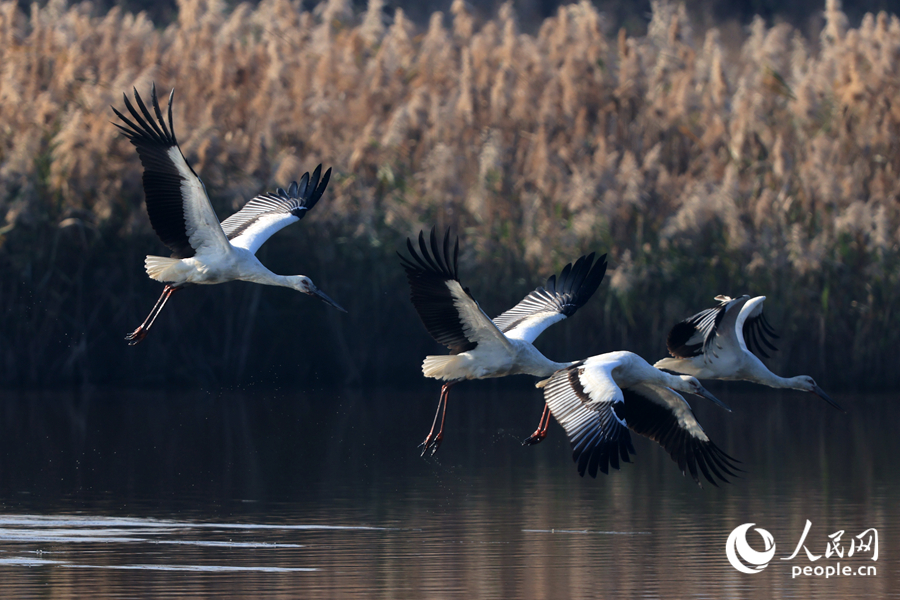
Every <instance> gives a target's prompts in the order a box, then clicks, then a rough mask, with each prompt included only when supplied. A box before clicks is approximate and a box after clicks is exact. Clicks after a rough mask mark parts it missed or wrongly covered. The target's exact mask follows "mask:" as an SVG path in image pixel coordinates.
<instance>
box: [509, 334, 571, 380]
mask: <svg viewBox="0 0 900 600" xmlns="http://www.w3.org/2000/svg"><path fill="white" fill-rule="evenodd" d="M516 342H518V344H520V348H519V360H518V361H516V362H517V363H518V367H517V368H515V369H514V371H515V372H511V373H510V375H514V374H527V375H536V376H538V377H549V376H550V375H553V374H554V373H556V372H557V371H559V370H560V369H565V368H566V367H569V366H572V365H574V364H575V363H574V362H562V363H559V362H555V361H552V360H550V359H549V358H547V357H546V356H544V355H543V354H541V352H540V351H539V350H538V349H537V348H535V347H534V346H532V345H531V344H530V343H528V342H524V341H518V340H516V341H514V343H516Z"/></svg>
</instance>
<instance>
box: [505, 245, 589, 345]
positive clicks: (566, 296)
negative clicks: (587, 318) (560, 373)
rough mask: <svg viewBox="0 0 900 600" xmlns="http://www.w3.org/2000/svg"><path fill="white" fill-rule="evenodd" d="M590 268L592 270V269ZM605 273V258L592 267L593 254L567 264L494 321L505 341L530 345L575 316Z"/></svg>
mask: <svg viewBox="0 0 900 600" xmlns="http://www.w3.org/2000/svg"><path fill="white" fill-rule="evenodd" d="M592 267H593V268H592ZM605 273H606V255H605V254H604V255H603V256H601V257H600V258H599V259H598V260H597V262H596V263H594V254H593V253H591V254H589V255H588V256H582V257H581V258H579V259H578V260H577V261H575V264H574V266H573V265H572V264H571V263H569V264H567V265H566V266H565V267H564V268H563V270H562V272H561V273H560V274H559V277H558V278H557V276H556V275H551V276H550V278H549V279H548V280H547V283H546V284H544V286H542V287H539V288H537V289H535V290H534V291H533V292H531V293H530V294H528V295H527V296H525V298H524V299H523V300H522V301H521V302H519V303H518V304H516V305H515V306H514V307H512V308H511V309H509V310H508V311H506V312H505V313H503V314H502V315H500V316H499V317H497V318H495V319H494V324H495V325H497V327H498V328H499V329H500V331H502V332H503V333H504V334H506V336H507V337H509V338H514V339H520V340H524V341H526V342H529V343H532V342H534V340H536V339H537V337H538V336H539V335H540V334H541V333H543V331H544V330H545V329H547V328H548V327H550V326H551V325H553V324H554V323H558V322H559V321H562V320H563V319H565V318H566V317H570V316H572V315H574V314H575V311H577V310H578V309H579V308H581V307H582V306H584V303H585V302H587V301H588V299H590V297H591V296H592V295H593V294H594V292H595V291H597V288H598V287H599V286H600V282H601V281H603V276H604V274H605Z"/></svg>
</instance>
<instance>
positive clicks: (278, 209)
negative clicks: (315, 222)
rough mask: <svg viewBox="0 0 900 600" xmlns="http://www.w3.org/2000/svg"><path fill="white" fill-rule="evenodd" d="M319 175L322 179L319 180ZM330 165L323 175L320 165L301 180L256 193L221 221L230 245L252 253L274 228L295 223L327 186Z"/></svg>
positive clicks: (273, 231)
mask: <svg viewBox="0 0 900 600" xmlns="http://www.w3.org/2000/svg"><path fill="white" fill-rule="evenodd" d="M320 177H321V181H320ZM330 178H331V169H328V170H327V171H325V175H324V176H322V165H319V166H318V167H316V169H315V171H313V175H312V178H310V176H309V173H304V174H303V177H301V178H300V183H297V182H296V181H294V182H292V183H291V185H290V186H288V189H287V190H283V189H281V188H278V189H277V190H276V191H275V192H274V193H266V194H260V195H259V196H256V197H255V198H253V199H252V200H250V201H249V202H247V204H245V205H244V207H243V208H242V209H241V210H239V211H238V212H236V213H234V214H233V215H231V216H230V217H228V218H227V219H225V220H224V221H222V230H223V231H224V232H225V235H226V236H227V237H228V239H229V240H230V241H231V244H232V245H233V246H236V247H238V248H246V249H247V250H250V251H251V252H253V253H254V254H255V253H256V251H257V250H259V247H260V246H262V245H263V244H264V243H265V242H266V240H268V239H269V238H270V237H271V236H272V235H274V234H275V233H276V232H277V231H279V230H281V229H283V228H285V227H287V226H288V225H290V224H291V223H296V222H297V221H299V220H300V219H302V218H303V217H304V215H306V212H307V211H308V210H310V209H311V208H312V207H313V206H315V205H316V202H318V201H319V198H321V197H322V194H323V193H324V192H325V188H326V187H327V186H328V180H329V179H330Z"/></svg>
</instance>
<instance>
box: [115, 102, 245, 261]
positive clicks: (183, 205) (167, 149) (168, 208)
mask: <svg viewBox="0 0 900 600" xmlns="http://www.w3.org/2000/svg"><path fill="white" fill-rule="evenodd" d="M174 93H175V90H172V93H171V94H169V110H168V124H167V123H166V121H167V120H166V119H165V118H163V114H162V111H161V110H160V108H159V101H158V99H157V97H156V85H155V84H154V85H153V87H152V88H151V89H150V105H151V106H152V108H153V114H151V113H150V111H149V110H148V109H147V107H146V106H145V105H144V102H143V100H142V99H141V96H140V95H139V94H138V92H137V90H134V99H135V102H136V103H137V107H138V109H139V111H138V110H136V109H135V107H134V106H133V105H132V104H131V102H130V101H129V100H128V96H125V107H126V108H127V109H128V112H129V113H130V114H131V118H130V119H129V118H128V117H126V116H125V115H123V114H122V113H120V112H119V111H118V110H116V109H115V107H113V112H115V113H116V116H118V117H119V118H120V119H121V120H122V122H123V123H124V124H125V125H124V126H123V125H119V124H118V123H116V124H115V125H116V127H118V128H119V129H120V130H122V132H123V133H124V134H125V136H126V137H128V139H129V140H130V141H131V143H132V144H133V145H134V146H135V148H137V152H138V156H140V158H141V164H142V165H143V166H144V177H143V183H144V195H145V196H146V200H147V214H148V215H149V216H150V224H151V225H152V226H153V230H154V231H155V232H156V234H157V235H158V236H159V238H160V239H161V240H162V242H163V243H164V244H165V245H166V246H168V247H169V249H171V250H172V255H173V256H174V257H176V258H188V257H191V256H194V254H196V253H202V252H203V251H211V252H228V251H230V250H231V246H230V244H229V243H228V239H227V238H226V237H225V234H224V232H223V231H222V227H221V226H220V225H219V219H218V217H217V216H216V212H215V211H214V210H213V207H212V205H211V204H210V202H209V198H208V197H207V195H206V189H205V188H204V186H203V182H202V181H200V178H199V177H198V176H197V174H196V173H195V172H194V170H193V169H192V168H191V166H190V165H189V164H188V162H187V160H186V159H185V158H184V155H183V154H182V153H181V148H179V146H178V142H177V140H176V139H175V130H174V127H173V125H172V97H173V95H174Z"/></svg>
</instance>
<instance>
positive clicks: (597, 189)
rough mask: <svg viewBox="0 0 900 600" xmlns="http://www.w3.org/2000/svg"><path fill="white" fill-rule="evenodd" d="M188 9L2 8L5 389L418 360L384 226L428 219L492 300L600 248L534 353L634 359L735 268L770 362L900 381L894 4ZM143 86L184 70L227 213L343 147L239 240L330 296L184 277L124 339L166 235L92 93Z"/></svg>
mask: <svg viewBox="0 0 900 600" xmlns="http://www.w3.org/2000/svg"><path fill="white" fill-rule="evenodd" d="M178 6H179V9H178V16H177V20H176V21H174V22H172V23H171V24H168V25H162V24H154V23H152V22H151V21H149V20H148V19H147V18H146V17H145V16H144V15H143V14H138V15H133V14H126V13H123V12H121V11H120V10H118V9H113V10H111V11H109V13H107V14H105V15H95V14H94V13H92V8H91V6H90V5H89V4H74V5H71V6H68V5H67V4H66V3H65V2H61V1H58V0H54V1H51V2H49V3H47V4H46V6H44V7H38V6H37V5H36V4H35V5H32V7H31V9H30V12H23V11H22V10H20V9H19V8H18V5H17V3H15V2H2V3H0V38H2V39H0V65H2V68H0V125H2V129H0V384H2V385H5V386H12V385H22V386H54V385H71V384H96V385H141V386H145V385H146V386H175V385H179V386H184V385H187V386H196V385H209V384H215V385H232V384H239V385H242V386H245V385H266V386H276V387H287V386H291V387H296V386H301V387H322V388H329V387H333V386H336V385H337V386H340V385H350V386H356V385H370V384H371V385H374V384H388V383H391V384H395V385H419V383H420V382H421V374H420V372H419V365H420V364H421V360H422V358H423V357H424V356H425V354H428V353H436V352H443V350H439V349H438V348H436V347H435V345H434V344H433V342H432V341H431V340H430V338H429V336H428V335H427V333H426V332H425V330H424V328H423V327H422V326H421V324H420V323H419V322H418V319H417V317H416V315H415V311H414V310H413V307H412V305H411V304H410V303H409V301H408V288H407V285H406V282H405V279H404V275H403V270H402V269H401V268H400V264H399V260H398V259H397V257H396V251H397V250H402V249H403V248H404V245H405V238H406V237H407V236H414V235H416V234H417V233H418V231H419V230H420V229H430V228H431V226H432V225H437V227H438V228H439V230H443V229H444V228H446V227H451V228H452V229H453V231H455V232H457V233H458V234H459V236H460V247H461V256H460V278H461V279H462V282H463V284H464V285H466V286H468V287H470V288H471V290H472V293H473V294H474V296H475V297H476V298H477V299H478V300H479V301H480V302H481V304H482V307H483V308H484V309H485V311H486V312H487V313H488V314H490V315H496V314H499V313H500V312H502V311H503V310H504V309H506V308H508V307H509V306H511V305H512V304H513V303H514V302H516V301H517V300H519V299H520V298H521V297H523V296H524V295H525V294H526V293H527V292H528V291H530V290H531V289H533V288H534V287H535V286H536V285H538V284H540V283H542V282H543V281H544V280H545V279H546V277H547V276H549V275H550V274H552V273H554V272H558V271H559V269H560V268H561V267H562V266H563V265H564V264H565V263H566V262H570V261H573V260H574V259H576V258H577V257H578V256H579V255H580V254H583V253H587V252H591V251H596V252H598V253H608V254H609V264H610V270H609V272H608V274H607V278H606V281H605V282H604V283H603V284H602V285H601V287H600V289H599V290H598V292H597V293H596V295H595V297H594V298H593V299H592V300H591V301H590V302H589V303H588V304H587V305H586V306H585V307H584V308H583V309H582V311H579V314H578V315H576V316H575V317H574V318H573V319H572V320H571V321H567V322H566V323H563V324H562V325H561V326H559V327H558V328H555V329H557V330H558V331H552V332H550V331H548V332H547V334H546V336H547V337H546V339H544V338H543V337H542V339H541V340H540V342H539V344H538V346H539V347H540V349H541V350H542V351H544V352H545V353H546V354H547V355H548V356H549V357H550V358H552V359H554V360H560V361H561V360H573V359H577V358H583V357H587V356H589V355H593V354H598V353H601V352H606V351H611V350H620V349H621V350H631V351H634V352H637V353H638V354H640V355H641V356H643V357H644V358H646V359H647V360H649V361H650V362H653V361H655V360H656V359H658V358H661V357H662V356H664V355H665V335H666V332H667V331H668V329H669V328H670V327H671V326H672V325H674V324H675V322H677V321H679V320H681V319H683V318H685V317H687V316H690V315H691V314H693V313H695V312H698V311H699V310H701V309H703V308H707V307H709V306H713V305H714V304H715V302H714V301H713V300H712V298H713V297H714V296H716V295H717V294H729V295H740V294H744V293H749V294H752V295H766V296H767V298H768V301H767V304H766V309H767V312H768V313H769V315H770V316H769V321H770V322H772V323H773V325H774V326H775V328H776V329H777V331H778V333H779V334H780V335H781V338H780V339H779V340H777V341H776V345H777V346H778V348H779V352H777V353H775V354H774V356H773V358H772V359H771V360H768V361H766V362H767V365H768V366H769V367H770V368H772V370H773V371H775V372H777V373H779V374H781V375H785V376H788V375H796V374H809V375H811V376H813V377H814V378H815V379H816V381H817V382H819V383H820V384H821V385H822V386H823V387H824V388H825V389H829V390H830V389H841V388H843V389H849V388H852V389H873V388H880V389H889V388H891V387H896V386H897V385H898V383H900V371H898V369H897V368H896V348H897V347H898V346H900V309H898V304H897V296H898V292H900V201H898V197H900V185H898V181H897V173H898V171H900V152H898V146H900V101H898V100H897V99H898V98H900V94H898V87H900V78H898V72H897V71H898V69H900V66H898V65H900V19H898V18H897V17H896V16H891V15H887V14H884V13H880V14H878V15H871V14H870V15H866V16H865V17H864V18H863V19H862V22H861V24H860V26H859V27H858V28H850V27H849V26H848V24H847V19H846V17H845V15H844V14H843V13H842V12H841V8H840V3H839V1H838V0H828V1H827V2H826V5H825V12H824V15H825V19H824V27H823V29H822V31H821V34H820V36H819V38H818V39H815V40H809V39H806V38H804V37H803V36H802V35H800V33H798V32H797V31H796V30H794V29H792V28H791V27H790V26H789V25H787V24H778V25H774V26H771V27H770V26H768V25H767V24H766V23H765V22H764V21H763V20H762V19H756V20H754V21H753V22H752V23H751V24H750V25H749V26H748V28H747V30H746V35H745V39H743V40H741V41H739V40H723V39H722V37H723V36H722V35H721V34H720V32H719V31H718V30H717V29H714V28H713V29H709V30H706V31H697V30H695V29H694V28H693V27H692V21H691V17H690V15H689V14H687V12H686V11H685V9H684V7H683V6H681V5H678V4H674V3H668V2H663V1H659V2H653V12H652V18H651V20H650V22H649V24H648V27H647V34H646V35H645V36H642V37H629V36H627V35H626V34H625V32H624V30H622V31H619V32H617V31H614V30H612V31H611V30H610V29H611V28H610V27H609V26H608V24H607V23H606V22H605V21H604V18H603V16H602V14H601V13H599V12H598V11H597V10H596V9H595V8H594V7H593V6H592V5H591V4H590V3H589V2H586V1H583V2H581V3H576V4H570V5H567V6H564V7H562V8H560V9H559V11H558V13H557V14H556V15H555V16H554V17H551V18H548V19H547V20H546V21H545V22H544V23H543V25H542V26H541V27H540V29H539V30H538V31H537V33H535V34H533V35H531V34H525V33H522V32H521V31H520V30H519V28H518V27H517V22H516V15H515V12H514V10H513V9H512V8H511V5H504V6H503V7H502V8H501V9H500V10H499V12H498V14H497V15H496V16H495V17H494V18H493V19H491V20H487V21H476V19H475V18H474V17H473V16H472V15H470V14H469V13H468V12H467V9H466V7H465V3H464V2H462V1H460V0H457V1H455V2H454V3H453V6H452V9H451V10H450V12H449V14H441V13H435V14H434V15H433V16H432V18H431V21H430V24H429V25H428V26H427V27H425V28H416V27H415V26H414V25H412V24H411V23H410V22H409V21H408V20H407V19H406V18H405V17H404V15H403V13H402V11H400V10H397V11H396V13H395V15H394V17H393V19H391V21H390V22H386V20H385V17H384V13H383V10H382V2H381V1H380V0H370V2H369V8H368V10H367V11H365V12H362V13H354V12H353V11H352V10H351V8H350V3H349V2H347V1H342V0H331V1H329V2H326V3H323V4H321V5H320V6H319V7H317V8H316V9H315V10H314V11H313V12H302V11H300V9H299V4H298V3H294V2H290V1H289V0H264V1H262V2H260V3H259V5H258V6H257V7H250V6H248V5H245V4H239V5H237V6H236V7H234V9H233V10H230V11H229V10H226V8H225V4H224V3H223V2H217V1H215V0H183V1H181V2H179V5H178ZM152 81H155V82H156V85H157V87H158V88H159V90H160V95H161V96H162V95H164V94H165V95H167V94H168V90H169V89H171V88H172V87H175V106H174V121H175V130H176V135H177V137H178V139H179V142H180V144H181V147H182V150H183V151H184V153H185V155H186V156H187V158H188V160H189V161H190V163H191V165H192V166H193V168H194V169H195V170H196V171H197V173H198V174H199V175H200V177H201V178H202V179H203V181H204V182H205V184H206V186H207V189H208V191H209V195H210V197H211V199H212V201H213V204H214V206H215V208H216V210H217V212H218V214H219V216H220V218H221V219H224V218H225V217H227V216H228V215H230V214H231V213H232V212H234V211H235V210H237V209H238V208H239V207H240V206H241V205H242V204H243V202H244V201H246V200H247V199H249V198H250V197H252V196H253V195H255V194H257V193H260V192H264V191H267V190H272V189H274V188H275V187H276V186H281V187H284V186H286V185H287V184H289V183H290V181H291V180H293V179H297V178H299V177H300V175H302V173H303V172H304V171H308V170H311V169H312V167H314V166H315V165H316V164H318V163H320V162H321V163H323V164H324V165H325V166H326V167H328V166H331V167H333V168H334V177H333V179H332V181H331V184H330V185H329V188H328V190H327V192H326V194H325V196H324V197H323V199H322V201H321V202H320V203H319V204H318V206H317V207H316V208H315V210H313V211H312V212H311V213H310V215H309V216H308V217H307V218H306V219H304V220H303V222H302V223H300V224H299V225H296V226H294V227H290V228H288V229H286V230H285V231H284V232H281V233H279V234H278V235H277V236H275V237H274V238H273V239H272V240H271V241H270V242H269V243H268V244H267V245H266V246H265V247H264V248H263V250H262V251H261V252H260V258H261V260H262V261H263V263H265V264H266V265H267V266H268V267H270V268H271V269H272V270H273V271H275V272H278V273H282V274H296V273H302V274H305V275H309V276H310V277H312V279H313V280H314V281H315V282H316V284H317V285H319V286H320V287H321V288H322V289H324V290H327V291H328V293H329V295H331V297H333V298H334V299H335V300H336V301H337V302H339V303H341V304H342V305H343V306H345V307H346V308H347V309H348V311H349V314H348V315H343V314H337V311H329V310H328V307H325V306H320V304H321V303H318V302H314V301H311V300H309V299H308V298H306V297H302V295H299V294H296V293H294V292H291V291H289V290H268V289H266V290H263V289H261V286H250V285H241V284H229V285H227V286H215V287H216V288H220V289H208V288H194V289H191V290H190V291H188V292H185V293H183V294H179V295H178V296H176V297H175V298H174V299H173V301H172V305H171V306H170V307H169V308H168V309H167V311H166V312H165V313H164V314H163V315H162V316H161V317H160V320H159V322H158V323H157V325H156V326H155V328H154V332H153V336H151V337H150V338H149V339H148V340H147V341H146V342H144V343H143V344H141V345H140V346H138V347H135V348H128V347H127V346H126V343H125V342H124V341H123V340H122V337H123V336H124V334H125V333H127V332H128V331H131V330H132V329H133V328H134V326H135V325H137V324H138V323H140V321H141V320H142V319H143V317H144V315H145V314H146V312H147V310H149V308H150V307H151V306H152V304H153V302H154V301H155V299H156V297H157V295H158V294H159V291H160V289H159V284H156V283H155V282H152V281H150V280H148V279H147V277H146V275H145V273H144V269H143V264H142V263H143V258H144V255H146V254H159V253H161V252H162V251H163V250H164V248H163V246H162V244H161V243H160V242H159V241H158V240H157V239H156V237H155V236H154V235H153V232H152V230H151V228H150V226H149V222H148V220H147V216H146V212H145V210H144V206H143V191H142V188H141V168H140V163H139V161H138V158H137V156H136V154H135V152H134V151H133V148H132V147H131V146H130V145H129V144H128V142H127V140H126V139H125V138H124V137H123V136H121V135H120V134H119V133H118V132H117V130H116V129H115V128H114V127H113V125H112V123H111V122H112V121H113V120H114V117H113V115H112V111H111V110H110V108H109V107H110V105H115V106H117V107H121V105H122V93H123V92H130V90H131V87H132V86H136V87H137V89H138V90H139V91H140V92H141V93H142V94H144V93H146V92H148V91H149V87H150V83H151V82H152ZM332 312H334V313H335V314H331V313H332ZM891 365H894V366H891ZM405 382H409V383H405Z"/></svg>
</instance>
